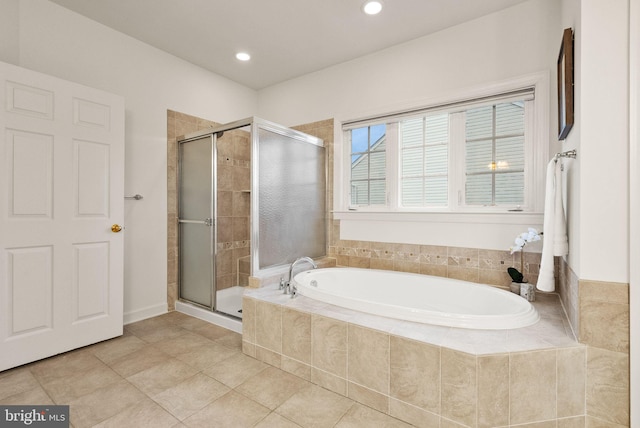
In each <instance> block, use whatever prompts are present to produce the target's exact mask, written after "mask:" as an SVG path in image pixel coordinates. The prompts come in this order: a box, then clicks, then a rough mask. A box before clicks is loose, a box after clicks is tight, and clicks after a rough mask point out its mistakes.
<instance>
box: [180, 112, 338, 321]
mask: <svg viewBox="0 0 640 428" xmlns="http://www.w3.org/2000/svg"><path fill="white" fill-rule="evenodd" d="M245 127H250V130H251V131H250V132H251V189H249V190H250V192H251V209H250V212H251V217H250V220H251V225H250V228H251V232H250V239H251V253H250V254H251V255H250V260H251V275H252V276H258V275H259V274H260V271H261V269H260V259H259V248H260V230H259V226H258V224H259V218H260V200H259V195H258V191H257V190H258V189H259V188H260V183H259V176H260V175H259V168H260V165H259V162H258V160H259V158H260V156H259V155H260V152H259V150H260V147H259V132H258V130H259V129H265V130H268V131H271V132H275V133H277V134H280V135H283V136H285V137H289V138H293V139H296V140H298V141H301V142H305V143H309V144H313V145H316V146H319V147H322V148H325V147H324V142H323V141H322V139H320V138H317V137H314V136H312V135H308V134H305V133H303V132H300V131H296V130H294V129H291V128H287V127H286V126H284V125H279V124H277V123H274V122H270V121H268V120H264V119H261V118H258V117H255V116H252V117H248V118H245V119H241V120H237V121H234V122H229V123H226V124H224V125H220V126H216V127H213V128H209V129H206V130H202V131H197V132H192V133H190V134H186V135H185V136H183V137H182V139H181V140H179V141H178V144H182V143H184V142H188V141H193V140H197V139H200V138H202V137H206V136H207V135H210V136H211V138H212V140H213V142H212V161H213V168H212V171H213V173H212V180H213V181H212V189H213V195H212V201H213V204H212V217H211V218H212V219H213V226H212V227H213V234H212V240H211V245H212V250H211V260H212V270H211V272H212V282H211V284H212V285H211V293H212V302H213V306H212V307H211V308H207V309H209V310H212V311H215V308H216V285H215V281H216V279H215V257H216V244H217V231H216V228H217V224H218V223H217V188H216V184H217V181H216V180H217V151H216V143H217V138H218V137H217V136H218V135H221V134H220V133H223V132H226V131H232V130H235V129H240V128H245ZM181 167H182V166H181V159H179V161H178V177H180V168H181ZM324 168H325V174H324V176H325V183H324V184H325V188H326V184H327V183H326V180H327V179H328V177H327V170H328V166H327V164H326V159H325V165H324ZM325 204H326V201H325ZM178 215H179V213H178ZM325 221H326V219H325ZM324 234H325V242H326V235H327V228H326V224H325V228H324ZM178 245H180V236H178ZM178 248H180V247H178ZM325 251H326V249H325ZM283 266H285V265H283ZM178 268H179V269H180V264H178ZM280 268H281V266H270V267H267V268H264V269H262V271H263V272H269V271H271V270H272V269H276V270H277V269H280ZM179 276H180V274H179ZM178 290H180V284H178ZM178 297H179V298H180V291H178ZM180 299H181V300H187V299H182V298H180ZM187 301H188V300H187ZM191 303H193V302H191ZM196 304H197V303H196ZM199 306H202V305H199ZM227 315H229V314H227ZM231 316H232V315H231Z"/></svg>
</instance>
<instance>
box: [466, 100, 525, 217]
mask: <svg viewBox="0 0 640 428" xmlns="http://www.w3.org/2000/svg"><path fill="white" fill-rule="evenodd" d="M524 137H525V135H524V102H522V101H514V102H509V103H502V104H494V105H489V106H484V107H480V108H474V109H470V110H467V111H466V112H465V178H466V179H465V201H466V204H467V205H483V206H500V205H507V206H509V205H511V206H518V205H524V202H525V200H524V173H525V170H524V152H525V148H524Z"/></svg>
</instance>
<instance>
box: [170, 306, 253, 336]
mask: <svg viewBox="0 0 640 428" xmlns="http://www.w3.org/2000/svg"><path fill="white" fill-rule="evenodd" d="M176 311H178V312H182V313H183V314H187V315H191V316H192V317H196V318H199V319H201V320H203V321H207V322H210V323H211V324H215V325H218V326H220V327H224V328H226V329H229V330H231V331H235V332H236V333H240V334H242V321H239V320H236V319H233V318H229V317H225V316H224V315H220V314H217V313H215V312H210V311H208V310H206V309H203V308H200V307H198V306H194V305H190V304H188V303H185V302H176Z"/></svg>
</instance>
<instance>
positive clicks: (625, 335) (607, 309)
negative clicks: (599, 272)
mask: <svg viewBox="0 0 640 428" xmlns="http://www.w3.org/2000/svg"><path fill="white" fill-rule="evenodd" d="M579 298H580V300H579V305H580V341H581V342H583V343H585V344H587V345H588V347H587V396H586V399H587V401H586V403H587V404H586V405H587V409H586V413H587V416H588V420H589V423H590V424H593V425H594V426H599V425H602V426H605V425H607V426H628V425H629V414H630V412H629V406H630V401H629V285H628V284H622V283H614V282H599V281H585V280H581V281H579ZM613 424H615V425H613Z"/></svg>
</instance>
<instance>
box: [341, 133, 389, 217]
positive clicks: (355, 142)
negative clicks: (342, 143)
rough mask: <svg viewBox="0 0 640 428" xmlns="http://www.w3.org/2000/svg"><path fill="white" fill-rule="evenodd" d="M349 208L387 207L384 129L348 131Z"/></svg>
mask: <svg viewBox="0 0 640 428" xmlns="http://www.w3.org/2000/svg"><path fill="white" fill-rule="evenodd" d="M350 137H351V139H350V140H351V144H350V147H351V181H350V183H351V204H352V205H384V204H385V203H386V169H387V160H386V150H385V148H386V126H385V125H384V124H379V125H375V126H365V127H362V128H356V129H353V130H352V131H351V135H350Z"/></svg>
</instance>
